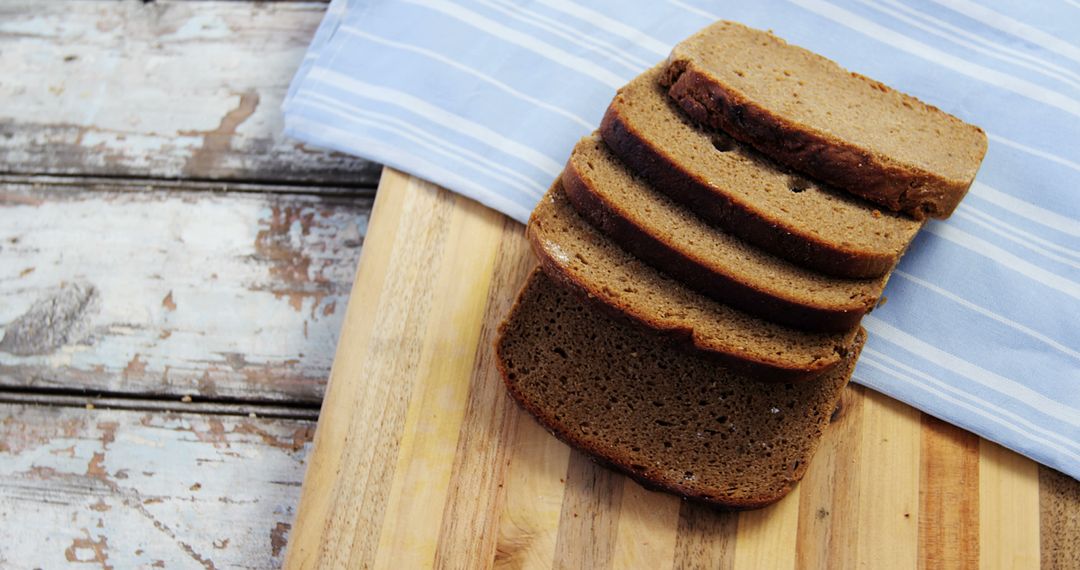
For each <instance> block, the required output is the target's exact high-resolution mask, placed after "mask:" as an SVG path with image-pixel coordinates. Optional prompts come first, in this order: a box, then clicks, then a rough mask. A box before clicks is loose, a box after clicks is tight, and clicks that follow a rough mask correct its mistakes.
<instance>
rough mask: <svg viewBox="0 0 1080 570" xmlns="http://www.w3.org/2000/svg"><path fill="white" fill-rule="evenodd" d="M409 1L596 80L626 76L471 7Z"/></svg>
mask: <svg viewBox="0 0 1080 570" xmlns="http://www.w3.org/2000/svg"><path fill="white" fill-rule="evenodd" d="M402 1H404V2H409V3H411V4H416V5H419V6H423V7H425V8H430V9H432V10H438V11H439V12H442V13H444V14H446V15H447V16H450V17H452V18H455V19H457V20H460V21H462V22H465V23H466V24H469V25H470V26H473V27H475V28H476V29H478V30H481V31H484V32H487V33H489V34H491V35H493V36H495V37H497V38H499V39H502V40H505V41H507V42H509V43H511V44H514V45H517V46H520V47H523V48H525V49H527V50H529V51H531V52H533V53H536V54H538V55H541V56H543V57H545V58H547V59H550V60H551V61H553V62H555V63H558V64H559V65H563V66H565V67H568V68H570V69H574V70H577V71H580V72H581V73H584V74H586V75H589V76H591V77H593V78H595V79H596V80H598V81H601V82H603V83H604V84H606V85H608V86H609V87H611V88H612V89H617V88H619V87H621V86H622V85H623V84H624V83H626V82H627V81H628V80H629V79H630V76H623V75H618V74H616V73H614V72H612V71H611V70H609V69H607V68H604V67H601V66H599V65H597V64H595V63H593V62H592V61H590V60H588V59H585V58H583V57H579V56H576V55H573V54H571V53H569V52H567V51H566V50H564V49H562V48H559V47H556V46H553V45H551V44H549V43H547V42H544V41H541V40H539V39H537V38H535V37H533V36H530V35H529V34H526V33H524V32H521V31H518V30H515V29H513V28H510V27H509V26H504V25H502V24H500V23H499V22H496V21H495V20H492V19H490V18H487V17H484V16H482V15H480V14H477V13H476V12H473V11H472V10H467V9H465V8H463V7H461V6H459V5H457V4H454V3H453V2H448V1H446V0H402Z"/></svg>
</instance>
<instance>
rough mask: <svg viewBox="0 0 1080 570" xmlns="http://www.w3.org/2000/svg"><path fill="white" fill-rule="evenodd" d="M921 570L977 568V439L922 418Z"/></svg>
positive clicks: (975, 436)
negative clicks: (925, 569) (924, 569)
mask: <svg viewBox="0 0 1080 570" xmlns="http://www.w3.org/2000/svg"><path fill="white" fill-rule="evenodd" d="M919 463H920V481H919V568H928V569H929V568H962V569H971V570H974V569H976V568H978V566H979V437H978V436H977V435H975V434H973V433H971V432H969V431H966V430H963V429H960V428H958V427H956V426H953V425H951V424H948V423H945V422H943V421H941V420H939V419H937V418H934V417H933V416H929V415H926V414H923V416H922V450H921V457H920V462H919Z"/></svg>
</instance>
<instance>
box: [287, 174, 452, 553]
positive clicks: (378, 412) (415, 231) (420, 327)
mask: <svg viewBox="0 0 1080 570" xmlns="http://www.w3.org/2000/svg"><path fill="white" fill-rule="evenodd" d="M454 204H455V202H454V201H453V199H452V198H451V195H450V194H449V193H448V192H446V191H444V190H437V189H435V188H434V187H431V186H430V185H427V184H424V183H421V182H420V181H418V180H415V179H410V178H409V177H407V176H405V175H404V174H401V173H398V172H396V171H392V170H387V173H386V175H384V177H383V183H382V185H381V186H380V191H379V193H378V195H377V197H376V200H375V206H374V212H375V213H373V216H376V215H378V216H380V218H379V219H378V220H373V222H372V224H371V227H370V228H369V230H370V231H369V234H368V239H369V243H371V242H372V241H374V242H375V243H377V244H378V247H376V248H375V251H376V253H374V254H371V255H367V254H366V253H365V254H363V255H362V257H361V262H360V268H359V269H358V273H357V281H356V285H355V286H354V289H353V294H352V296H351V297H350V303H349V305H350V306H349V308H348V313H347V316H346V321H347V323H348V326H345V327H343V330H342V338H341V341H340V342H339V344H338V352H337V357H336V358H335V362H334V368H333V370H332V372H331V380H330V386H329V389H328V394H327V399H326V402H335V401H348V402H352V403H354V406H355V407H354V408H353V409H350V410H349V411H350V413H348V414H328V415H323V416H322V418H323V421H322V422H320V427H319V430H318V433H317V435H316V443H315V445H316V451H313V454H314V460H313V461H312V464H311V466H310V467H309V469H308V475H307V477H306V479H305V481H304V492H303V495H302V497H303V498H302V499H301V501H302V504H301V509H300V511H299V512H298V514H297V528H298V539H297V540H295V541H294V543H293V544H294V546H295V548H294V550H295V552H296V554H295V555H294V554H292V553H290V554H289V556H288V559H287V564H288V566H289V567H292V568H300V567H312V568H314V567H318V568H341V567H356V566H359V565H362V564H365V563H367V564H370V562H372V561H373V558H374V553H375V548H376V546H377V544H378V540H379V535H380V533H379V532H377V531H376V529H380V528H381V526H382V520H383V514H384V512H385V505H386V499H387V496H388V493H389V490H390V484H391V481H392V480H393V469H394V466H395V462H396V461H397V455H398V453H397V452H398V443H399V438H400V436H401V429H402V427H403V426H404V423H405V414H406V411H407V407H408V402H409V398H410V396H411V394H410V392H411V389H412V385H413V384H412V382H411V379H412V378H413V377H415V375H416V374H417V373H418V370H419V369H418V363H419V361H420V357H419V352H420V350H421V348H422V340H421V339H422V338H423V337H422V334H423V331H424V327H425V326H426V324H427V321H428V318H429V313H430V307H431V304H432V302H433V299H432V297H433V296H434V295H435V293H436V292H435V291H434V290H433V289H431V288H424V287H413V286H412V284H414V283H416V282H418V281H420V280H426V279H429V276H430V273H429V271H430V268H432V267H438V266H439V265H440V256H441V255H443V254H444V250H443V249H442V248H440V247H438V245H437V244H438V243H439V241H438V240H440V239H442V237H444V236H445V232H446V224H447V221H448V220H449V218H450V215H451V210H452V209H453V207H454ZM378 212H381V213H378ZM418 244H419V245H418ZM424 244H426V246H425V245H424ZM367 251H368V250H367V249H365V252H367ZM356 301H359V302H358V303H357V302H356ZM387 353H390V354H394V355H395V358H393V359H386V358H382V359H380V358H374V357H372V355H376V354H387ZM324 407H325V405H324ZM320 446H322V450H321V451H319V449H320Z"/></svg>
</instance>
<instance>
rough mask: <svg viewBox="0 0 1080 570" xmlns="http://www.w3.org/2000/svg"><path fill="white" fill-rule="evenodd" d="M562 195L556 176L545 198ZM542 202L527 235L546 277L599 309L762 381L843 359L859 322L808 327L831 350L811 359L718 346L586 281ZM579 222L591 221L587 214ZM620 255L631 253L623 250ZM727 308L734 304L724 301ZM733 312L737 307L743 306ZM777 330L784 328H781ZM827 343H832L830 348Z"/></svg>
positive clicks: (804, 375)
mask: <svg viewBox="0 0 1080 570" xmlns="http://www.w3.org/2000/svg"><path fill="white" fill-rule="evenodd" d="M561 196H562V186H561V183H560V182H559V181H556V183H555V185H553V187H552V189H551V190H549V191H548V194H547V195H545V196H544V198H543V200H544V201H553V202H554V203H558V201H559V200H565V198H563V197H561ZM544 206H545V203H544V202H543V201H542V202H541V204H540V205H538V206H537V208H536V209H535V210H534V211H533V215H532V217H531V218H530V220H529V224H528V226H527V227H526V235H527V237H528V238H529V243H530V244H531V246H532V249H533V252H534V253H535V254H536V256H537V258H538V259H539V262H540V267H541V269H543V271H544V273H545V274H546V275H547V276H548V278H550V279H551V280H552V281H555V282H556V283H558V284H559V285H560V286H561V287H563V288H564V289H567V290H569V291H572V292H573V293H574V294H575V295H576V296H577V297H578V298H579V299H581V300H583V301H584V302H587V303H589V304H590V305H592V306H593V307H594V308H595V309H596V310H598V311H600V312H603V313H604V314H607V315H608V316H610V317H612V318H615V319H617V320H621V321H623V322H625V323H630V324H632V325H634V326H637V327H639V328H641V329H644V330H647V331H650V332H651V333H652V334H654V335H655V336H656V338H657V340H658V341H663V342H666V343H667V344H669V345H671V346H674V347H676V348H679V349H681V350H684V351H686V352H688V353H691V354H700V355H703V356H705V357H708V358H712V359H714V360H716V361H718V362H722V363H724V365H725V366H727V367H729V368H733V369H737V370H740V371H742V372H744V373H747V374H752V375H754V376H755V377H757V378H759V379H761V380H764V381H770V382H803V381H809V380H813V379H815V378H817V377H819V376H821V375H822V374H824V373H826V372H828V371H829V370H832V369H833V368H835V367H836V366H837V365H839V364H840V363H841V362H842V361H843V359H844V357H845V356H846V354H847V352H848V350H849V349H850V347H851V343H852V342H853V341H854V338H855V335H856V334H857V332H858V331H857V330H856V329H855V328H852V329H851V330H849V331H847V332H846V333H805V335H806V337H805V338H807V339H813V342H815V343H817V344H820V345H821V348H822V349H824V350H825V351H826V352H827V353H821V354H815V357H814V359H813V360H811V361H802V362H800V361H797V360H795V359H793V358H792V357H791V356H790V355H784V354H776V355H774V354H772V353H765V352H762V351H760V350H757V351H755V350H754V349H749V348H747V347H745V346H737V345H735V344H731V343H728V344H726V345H721V346H717V345H716V344H715V343H710V342H709V341H708V340H706V339H703V338H701V337H699V335H698V333H697V331H695V329H694V327H693V326H691V325H690V324H688V323H685V322H681V321H680V322H678V323H675V322H673V321H672V320H671V319H669V318H666V317H667V315H664V314H661V313H660V312H659V311H658V309H657V307H653V306H649V307H645V306H641V305H640V304H633V303H630V302H628V301H627V300H626V299H623V298H620V297H619V296H618V295H617V294H612V292H611V291H610V290H609V289H608V286H607V285H606V284H604V283H600V282H595V281H587V280H585V278H584V277H583V276H582V275H578V274H577V273H576V272H575V271H573V270H571V269H570V267H571V266H572V265H574V262H573V261H569V260H567V259H563V258H564V257H568V256H574V255H575V254H578V253H580V252H577V251H575V250H574V246H573V244H572V243H564V242H563V240H566V239H567V237H566V236H565V235H564V234H559V233H558V230H556V229H549V228H547V224H548V221H549V220H548V219H547V218H546V216H547V215H548V214H547V208H545V207H544ZM569 215H572V216H577V214H576V213H574V212H572V208H571V212H569ZM580 223H581V224H587V222H584V221H583V220H582V221H581V222H580ZM588 231H591V232H595V231H596V230H592V229H590V230H588ZM556 242H559V243H556ZM610 246H611V247H612V248H616V249H617V246H615V245H614V244H610ZM620 255H622V256H625V257H630V256H629V254H627V253H625V252H623V253H622V254H620ZM627 263H628V264H629V263H637V267H636V268H635V271H636V272H637V274H639V275H640V274H642V273H644V272H652V273H654V274H655V270H653V269H651V268H649V267H648V266H646V265H644V263H641V262H639V261H636V260H635V261H634V262H631V261H627ZM586 265H587V264H586ZM664 281H666V284H665V287H667V288H678V287H680V286H679V285H678V284H677V283H675V282H673V281H671V280H670V279H664ZM700 300H701V302H702V303H703V304H708V303H711V302H712V301H709V300H708V299H705V298H704V297H701V298H700ZM723 310H730V309H728V308H727V307H724V308H723ZM732 312H733V313H739V311H732ZM757 322H758V323H759V325H760V326H775V325H772V324H771V323H765V322H763V321H757ZM777 330H778V331H779V330H782V329H781V328H778V329H777ZM795 332H796V331H794V330H792V329H787V331H785V332H784V333H782V334H794V333H795ZM826 345H828V346H827V349H826Z"/></svg>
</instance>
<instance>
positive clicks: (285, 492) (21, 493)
mask: <svg viewBox="0 0 1080 570" xmlns="http://www.w3.org/2000/svg"><path fill="white" fill-rule="evenodd" d="M313 428H314V425H313V424H312V423H311V422H304V421H293V420H274V421H267V420H254V419H249V418H229V417H217V416H190V415H187V416H185V415H179V414H171V415H164V414H157V413H155V414H146V413H139V412H123V411H107V410H106V411H102V410H95V411H92V412H91V411H86V410H80V409H72V408H39V407H23V406H12V405H6V404H2V405H0V441H3V442H4V447H0V527H2V528H4V529H6V530H5V532H4V536H5V540H4V544H3V546H2V550H0V557H2V558H3V559H5V560H6V564H4V567H11V568H34V567H41V568H61V567H65V568H66V567H68V566H69V565H71V564H72V563H73V562H79V561H93V560H95V557H96V558H97V562H98V564H99V565H100V566H105V565H108V566H111V567H113V568H149V567H152V565H153V564H154V562H155V561H157V560H163V561H165V562H166V568H189V567H192V568H202V567H203V566H204V565H205V563H206V562H210V563H212V564H213V565H214V566H215V567H217V568H229V567H256V568H269V567H278V566H280V564H281V558H282V555H283V554H284V549H283V548H282V546H283V545H281V544H278V545H276V548H275V545H274V544H273V543H272V542H271V532H272V531H273V530H274V529H275V528H276V527H277V525H278V524H279V523H283V524H289V523H291V521H292V518H293V509H294V505H295V504H296V502H297V501H298V500H299V495H300V486H299V484H300V482H301V481H302V479H303V474H304V458H305V457H306V455H307V453H308V452H309V450H310V443H309V441H310V437H311V434H312V433H313ZM102 539H104V540H102ZM92 545H96V546H97V548H96V549H95V548H94V547H93V546H92ZM275 552H276V555H275ZM72 558H74V560H73V559H72ZM200 560H201V562H200ZM102 562H104V564H102Z"/></svg>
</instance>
